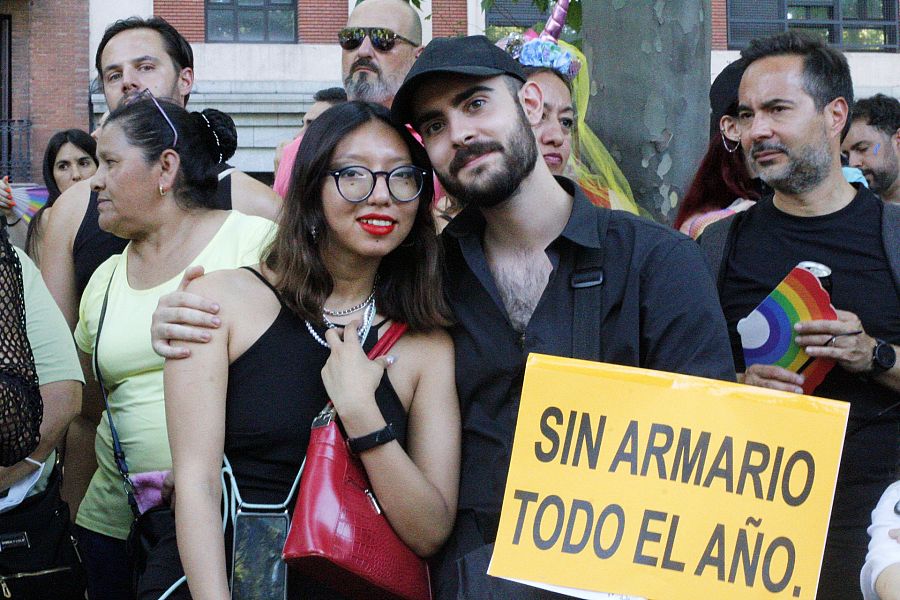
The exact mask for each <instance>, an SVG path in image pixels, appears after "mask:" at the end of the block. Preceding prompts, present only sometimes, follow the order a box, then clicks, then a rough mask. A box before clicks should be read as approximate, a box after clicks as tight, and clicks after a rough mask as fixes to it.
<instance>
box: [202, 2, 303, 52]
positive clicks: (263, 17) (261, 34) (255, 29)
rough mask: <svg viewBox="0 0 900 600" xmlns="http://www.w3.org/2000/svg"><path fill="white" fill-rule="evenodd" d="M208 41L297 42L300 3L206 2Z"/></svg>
mask: <svg viewBox="0 0 900 600" xmlns="http://www.w3.org/2000/svg"><path fill="white" fill-rule="evenodd" d="M206 41H207V42H244V43H262V42H268V43H292V42H296V41H297V0H206Z"/></svg>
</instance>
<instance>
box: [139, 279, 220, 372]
mask: <svg viewBox="0 0 900 600" xmlns="http://www.w3.org/2000/svg"><path fill="white" fill-rule="evenodd" d="M201 275H203V267H201V266H197V265H195V266H193V267H188V269H187V270H186V271H185V272H184V277H183V278H182V279H181V283H179V284H178V289H177V290H176V291H174V292H172V293H170V294H166V295H165V296H163V297H162V298H160V299H159V304H157V306H156V310H155V311H154V312H153V322H152V323H151V325H150V337H151V340H152V343H153V350H154V352H156V353H157V354H159V355H160V356H162V357H163V358H187V357H188V356H190V355H191V351H190V350H189V349H187V348H184V347H182V346H173V345H172V341H182V342H199V343H205V342H208V341H209V340H210V335H209V332H208V331H206V329H215V328H217V327H218V326H219V325H221V324H222V322H221V320H220V319H219V317H217V316H216V313H218V312H219V305H218V304H217V303H215V302H213V301H211V300H208V299H206V298H204V297H202V296H198V295H197V294H191V293H190V292H186V291H185V290H186V289H187V286H188V284H189V283H190V282H191V281H193V280H194V279H197V278H198V277H200V276H201Z"/></svg>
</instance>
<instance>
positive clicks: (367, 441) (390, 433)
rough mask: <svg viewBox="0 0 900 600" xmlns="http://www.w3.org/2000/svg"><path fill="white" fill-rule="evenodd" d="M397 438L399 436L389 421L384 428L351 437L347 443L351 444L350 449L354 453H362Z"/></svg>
mask: <svg viewBox="0 0 900 600" xmlns="http://www.w3.org/2000/svg"><path fill="white" fill-rule="evenodd" d="M396 439H397V436H396V435H394V429H393V428H392V427H391V424H390V423H388V424H387V425H385V426H384V429H379V430H378V431H373V432H372V433H370V434H368V435H363V436H360V437H358V438H350V439H349V440H347V444H348V445H349V446H350V451H351V452H352V453H353V454H362V453H363V452H365V451H366V450H371V449H372V448H374V447H376V446H381V445H383V444H387V443H388V442H390V441H393V440H396Z"/></svg>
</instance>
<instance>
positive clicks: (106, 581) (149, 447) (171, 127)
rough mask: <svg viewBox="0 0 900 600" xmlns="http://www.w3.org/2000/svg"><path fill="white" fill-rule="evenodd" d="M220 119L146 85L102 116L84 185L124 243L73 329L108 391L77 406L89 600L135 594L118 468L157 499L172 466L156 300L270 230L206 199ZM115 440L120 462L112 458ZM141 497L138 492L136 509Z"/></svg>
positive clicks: (100, 272) (229, 260)
mask: <svg viewBox="0 0 900 600" xmlns="http://www.w3.org/2000/svg"><path fill="white" fill-rule="evenodd" d="M225 119H227V117H226V116H225V115H223V114H221V113H219V112H218V111H214V110H205V111H203V113H188V112H187V111H185V110H184V109H183V108H181V107H180V106H177V105H175V104H172V103H169V102H165V101H162V100H157V99H156V98H153V96H152V95H150V94H149V92H145V94H144V95H143V97H140V98H138V99H137V100H135V101H133V102H131V103H130V104H128V105H126V106H123V107H121V108H119V109H117V110H115V111H113V112H112V113H111V114H110V116H109V118H108V119H107V121H106V123H105V125H104V126H103V129H102V132H101V134H100V138H99V140H98V144H97V150H98V152H97V154H98V157H99V159H100V165H99V169H98V170H97V172H96V173H95V174H94V176H93V177H92V179H91V186H92V188H93V190H95V191H96V192H97V193H98V195H99V202H98V210H99V224H100V227H101V228H102V229H103V230H105V231H108V232H110V233H113V234H115V235H116V236H119V237H121V238H125V239H127V240H130V241H129V243H128V245H127V246H126V248H125V251H124V252H123V253H122V254H121V255H115V256H112V257H111V258H109V259H108V260H107V261H106V262H104V263H103V264H102V265H101V266H100V267H99V268H98V269H97V270H96V271H95V272H94V274H93V276H92V277H91V280H90V282H89V283H88V286H87V288H86V289H85V292H84V294H83V296H82V299H81V307H80V311H79V321H78V326H77V327H76V330H75V339H76V342H77V344H78V346H79V348H80V349H81V351H82V352H83V353H84V356H85V358H89V356H90V355H92V354H93V355H94V356H93V358H94V359H95V362H94V364H95V365H97V366H99V376H100V377H101V380H102V383H103V384H105V388H106V389H107V390H108V392H109V398H108V406H104V403H103V400H102V399H101V396H100V395H98V394H96V393H94V394H91V393H88V392H86V394H85V400H84V409H83V414H84V415H85V416H86V417H89V418H90V419H92V420H93V422H94V423H97V424H98V427H97V438H96V442H95V449H96V464H97V470H96V472H95V473H94V476H93V478H92V479H91V483H90V486H89V487H88V490H87V493H86V495H85V497H84V500H83V501H82V502H81V505H80V507H79V510H78V515H77V517H76V524H77V526H78V527H77V529H78V534H79V541H80V547H81V549H82V555H83V556H84V561H85V566H86V568H87V571H88V582H89V584H88V585H89V587H88V594H89V597H90V598H91V600H104V599H106V598H109V599H115V600H121V599H124V598H130V597H132V572H131V567H130V565H129V561H128V556H127V552H126V538H127V537H128V533H129V528H130V526H131V523H132V521H133V519H134V515H133V511H132V510H131V508H130V506H129V504H130V500H131V498H129V496H128V495H127V494H126V489H125V488H127V486H123V477H122V474H121V471H122V470H123V468H122V467H123V466H124V467H127V472H128V473H130V477H131V479H132V481H136V480H141V479H143V480H146V481H148V482H150V483H149V486H148V487H149V488H151V489H152V488H153V487H154V483H155V486H156V490H157V496H158V488H159V484H160V483H161V480H162V477H163V471H164V470H166V469H169V468H170V467H171V464H172V459H171V454H170V452H169V444H168V437H167V434H166V421H165V407H164V402H163V366H164V361H163V359H162V358H160V357H159V356H158V355H156V354H155V353H154V352H153V349H152V347H151V345H150V318H151V315H152V313H153V310H154V308H155V307H156V303H157V299H158V298H159V297H160V296H161V295H163V294H166V293H168V292H170V291H172V290H174V289H176V288H177V286H178V282H179V281H180V280H181V277H182V273H183V271H184V270H185V269H186V268H187V267H188V266H189V265H197V264H199V265H203V266H204V267H205V268H206V270H207V271H213V270H216V269H224V268H235V267H238V266H241V265H245V264H256V263H257V262H258V261H259V253H260V249H261V247H262V246H263V244H264V243H265V242H266V240H268V239H269V236H270V235H271V233H272V230H273V227H274V226H273V224H272V223H271V222H270V221H268V220H266V219H263V218H260V217H250V216H246V215H243V214H241V213H238V212H234V211H225V210H216V209H214V208H213V207H214V206H215V204H214V196H215V193H216V184H217V180H216V164H217V162H218V161H219V152H220V150H219V148H218V143H217V137H218V136H219V133H218V131H217V128H219V127H222V126H223V122H224V120H225ZM87 365H90V362H86V369H89V368H90V367H89V366H87ZM104 408H106V411H105V414H104ZM114 432H115V433H114ZM117 442H118V443H117ZM119 445H121V451H122V453H123V455H124V456H123V457H122V459H123V460H121V461H117V460H115V459H114V455H113V448H114V446H116V447H118V446H119ZM82 459H83V460H87V461H93V460H94V457H83V458H82ZM141 490H143V488H141ZM150 494H151V495H152V492H150ZM143 498H144V496H143V495H141V494H139V498H138V500H139V506H140V508H141V509H143V508H146V506H145V505H144V504H143V501H142V499H143Z"/></svg>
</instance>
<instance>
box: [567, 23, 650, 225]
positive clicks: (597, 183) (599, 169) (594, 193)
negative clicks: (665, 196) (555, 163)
mask: <svg viewBox="0 0 900 600" xmlns="http://www.w3.org/2000/svg"><path fill="white" fill-rule="evenodd" d="M559 45H560V46H562V47H563V48H565V49H566V50H568V51H569V52H571V53H572V54H573V55H574V56H575V57H576V58H577V59H578V60H579V61H581V70H580V71H579V72H578V75H577V76H576V77H575V79H574V80H573V81H572V93H573V95H574V98H573V100H574V101H575V110H576V113H577V120H578V127H577V128H576V133H575V138H574V139H573V140H572V158H570V159H569V166H570V168H571V169H573V171H574V175H575V178H576V179H577V181H578V184H579V185H580V186H581V188H582V189H583V190H584V191H585V193H586V194H587V196H588V197H589V198H590V200H591V202H593V203H594V204H597V205H598V206H606V207H608V208H615V209H619V210H626V211H628V212H631V213H634V214H640V213H641V211H640V209H639V208H638V205H637V203H635V201H634V195H633V194H632V192H631V186H630V185H628V180H627V179H625V175H624V174H622V171H621V170H620V169H619V166H618V165H617V164H616V161H615V160H613V157H612V156H611V155H610V154H609V151H608V150H607V149H606V146H604V145H603V142H601V141H600V139H599V138H598V137H597V135H596V134H595V133H594V131H593V130H592V129H591V128H590V126H589V125H588V124H587V123H586V122H585V117H586V116H587V107H588V102H589V101H590V95H591V90H590V87H591V84H590V79H591V69H590V66H589V65H588V64H587V59H586V58H585V57H584V54H582V53H581V51H580V50H578V48H576V47H575V46H572V45H571V44H567V43H566V42H563V41H560V42H559Z"/></svg>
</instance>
